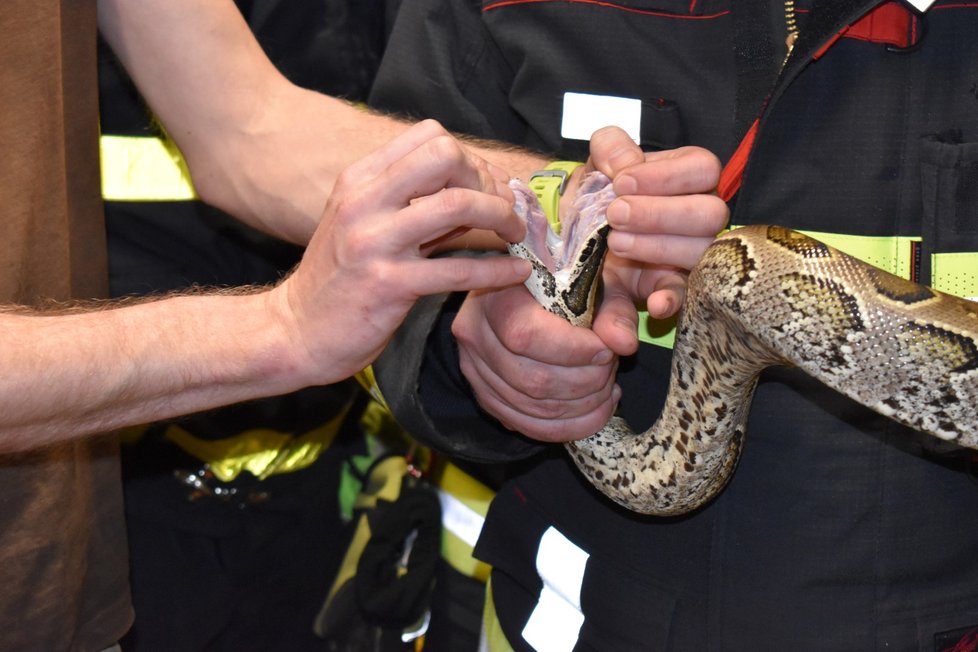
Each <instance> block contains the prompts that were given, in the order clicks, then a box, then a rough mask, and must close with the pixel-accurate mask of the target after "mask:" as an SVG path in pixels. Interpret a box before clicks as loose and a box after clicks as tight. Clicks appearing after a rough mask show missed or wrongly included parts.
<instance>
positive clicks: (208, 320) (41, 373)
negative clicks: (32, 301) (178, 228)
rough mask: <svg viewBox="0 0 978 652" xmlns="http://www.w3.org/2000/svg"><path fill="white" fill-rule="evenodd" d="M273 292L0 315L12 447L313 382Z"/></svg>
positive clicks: (4, 447)
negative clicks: (301, 363) (279, 313)
mask: <svg viewBox="0 0 978 652" xmlns="http://www.w3.org/2000/svg"><path fill="white" fill-rule="evenodd" d="M270 300H271V299H270V294H269V293H267V292H265V293H260V294H258V293H251V294H241V295H233V296H232V295H203V294H202V295H189V296H180V297H173V298H168V299H165V300H160V301H154V302H145V303H140V304H138V305H131V306H125V307H115V308H110V309H99V310H68V311H67V312H66V311H49V312H39V313H37V312H27V311H24V310H21V309H16V311H15V312H3V313H0V331H2V332H3V333H4V346H3V347H0V366H2V368H3V370H4V373H3V374H2V375H0V452H5V451H13V450H24V449H28V448H34V447H37V446H40V445H44V444H47V443H51V442H54V441H59V440H62V439H67V438H72V437H77V436H79V435H82V434H88V433H95V432H101V431H105V430H110V429H113V428H118V427H122V426H127V425H134V424H140V423H146V422H150V421H153V420H156V419H162V418H167V417H172V416H176V415H179V414H186V413H190V412H194V411H198V410H203V409H208V408H212V407H215V406H218V405H224V404H227V403H231V402H234V401H241V400H247V399H250V398H255V397H258V396H265V395H273V394H278V393H284V392H287V391H290V390H293V389H295V388H296V387H297V386H299V385H302V384H306V383H308V377H307V376H304V375H303V373H302V372H301V370H299V369H298V368H297V365H298V364H299V362H298V361H297V359H296V357H295V356H294V355H293V353H292V349H291V348H290V347H289V341H288V333H287V330H286V329H283V328H281V327H280V324H279V323H278V322H277V320H276V319H275V312H274V310H270V306H269V301H270ZM303 380H305V381H306V383H303ZM323 380H324V381H326V380H329V379H328V377H326V375H324V376H323Z"/></svg>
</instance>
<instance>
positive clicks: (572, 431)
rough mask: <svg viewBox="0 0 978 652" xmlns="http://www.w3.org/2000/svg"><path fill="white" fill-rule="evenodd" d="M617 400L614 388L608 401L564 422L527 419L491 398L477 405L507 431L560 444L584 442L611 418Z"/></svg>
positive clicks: (534, 418)
mask: <svg viewBox="0 0 978 652" xmlns="http://www.w3.org/2000/svg"><path fill="white" fill-rule="evenodd" d="M620 397H621V390H620V389H619V388H618V387H617V385H616V386H615V387H614V389H613V391H612V393H611V395H610V396H609V397H608V399H607V400H606V401H605V402H603V403H602V404H601V405H600V406H599V407H598V408H596V409H594V410H592V411H590V412H588V413H586V414H583V415H580V416H576V417H570V418H566V419H546V418H545V419H541V418H537V417H532V416H528V415H526V414H523V413H522V412H519V411H518V410H515V409H513V408H512V407H511V406H509V405H507V404H506V403H505V402H502V401H499V400H498V399H496V398H495V397H493V396H491V395H487V396H486V397H484V399H483V400H481V401H480V404H481V405H482V407H483V409H485V410H486V411H487V412H489V414H492V415H493V416H495V417H496V418H497V419H498V420H499V421H500V422H501V423H503V424H504V425H505V426H506V427H507V428H509V429H511V430H516V431H517V432H520V433H522V434H524V435H526V436H527V437H530V438H532V439H536V440H538V441H544V442H551V443H561V442H567V441H575V440H578V439H584V438H585V437H590V436H591V435H593V434H594V433H596V432H598V431H599V430H600V429H601V428H602V427H604V425H605V424H606V423H607V422H608V420H609V419H610V418H611V416H612V415H613V414H614V412H615V408H616V407H617V405H618V400H619V398H620Z"/></svg>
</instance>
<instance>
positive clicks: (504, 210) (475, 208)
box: [391, 188, 526, 248]
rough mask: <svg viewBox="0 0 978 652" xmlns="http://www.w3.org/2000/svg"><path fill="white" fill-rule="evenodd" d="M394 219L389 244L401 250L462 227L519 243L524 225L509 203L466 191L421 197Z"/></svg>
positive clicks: (451, 190)
mask: <svg viewBox="0 0 978 652" xmlns="http://www.w3.org/2000/svg"><path fill="white" fill-rule="evenodd" d="M396 220H397V223H396V225H391V228H392V229H395V230H396V231H397V237H396V238H395V239H394V240H393V241H392V244H394V243H396V244H397V245H398V246H399V247H400V248H406V247H409V246H417V245H420V244H423V243H426V242H431V241H432V240H436V239H439V238H441V237H444V236H446V235H448V234H450V233H453V232H458V230H459V229H460V228H463V227H464V228H466V229H482V230H486V231H494V232H495V233H496V234H497V235H498V236H499V237H500V238H502V239H503V240H505V241H507V242H520V241H521V240H522V239H523V238H524V237H525V235H526V223H525V222H524V221H523V220H521V219H520V218H519V217H517V215H516V213H514V212H513V206H512V204H511V203H510V202H507V201H506V200H505V199H502V198H501V197H497V196H494V195H488V194H486V193H483V192H476V191H474V190H469V189H465V188H448V189H446V190H443V191H441V192H438V193H435V194H433V195H430V196H427V197H422V198H421V199H419V200H417V201H416V202H414V203H412V204H411V205H409V206H407V207H406V208H403V209H401V211H400V212H399V213H398V215H397V218H396Z"/></svg>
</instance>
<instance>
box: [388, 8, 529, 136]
mask: <svg viewBox="0 0 978 652" xmlns="http://www.w3.org/2000/svg"><path fill="white" fill-rule="evenodd" d="M512 82H513V80H512V71H511V70H510V68H509V66H508V65H506V63H505V61H504V59H503V57H502V55H501V53H500V52H499V49H498V47H497V46H496V44H495V42H494V41H493V39H492V38H491V36H490V35H489V33H488V31H487V30H486V28H485V25H484V24H483V22H482V17H481V3H480V2H479V1H478V0H476V1H473V0H410V1H409V2H402V3H401V5H400V11H399V12H398V14H397V18H396V20H395V22H394V26H393V28H392V32H391V35H390V38H389V40H388V43H387V49H386V50H385V53H384V58H383V60H382V61H381V65H380V69H379V71H378V73H377V77H376V78H375V80H374V86H373V89H372V90H371V94H370V105H371V106H373V107H374V108H378V109H382V110H384V111H390V112H394V113H399V114H403V115H407V116H410V117H413V118H434V119H436V120H438V121H440V122H441V123H442V124H443V125H444V126H445V127H446V128H448V129H451V130H453V131H458V132H462V133H466V134H469V135H472V136H477V137H479V138H492V139H496V140H501V141H505V142H510V143H521V142H523V139H524V134H525V131H526V124H525V122H524V121H523V120H522V119H521V118H520V117H519V116H518V115H517V113H516V112H515V111H514V110H513V109H512V107H511V106H510V104H509V96H508V94H509V90H508V89H509V88H510V87H511V86H512Z"/></svg>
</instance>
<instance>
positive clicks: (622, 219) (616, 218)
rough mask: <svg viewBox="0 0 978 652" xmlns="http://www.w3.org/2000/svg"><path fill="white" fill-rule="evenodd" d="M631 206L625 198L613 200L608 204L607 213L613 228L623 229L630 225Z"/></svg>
mask: <svg viewBox="0 0 978 652" xmlns="http://www.w3.org/2000/svg"><path fill="white" fill-rule="evenodd" d="M631 210H632V209H631V206H629V205H628V202H626V201H625V200H623V199H616V200H615V201H613V202H611V204H610V205H609V206H608V211H607V213H606V215H607V216H608V224H610V225H611V226H612V228H616V229H621V228H624V227H626V226H628V217H629V214H630V213H631Z"/></svg>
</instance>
